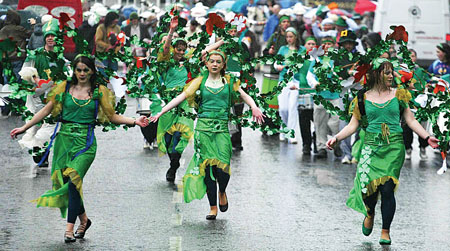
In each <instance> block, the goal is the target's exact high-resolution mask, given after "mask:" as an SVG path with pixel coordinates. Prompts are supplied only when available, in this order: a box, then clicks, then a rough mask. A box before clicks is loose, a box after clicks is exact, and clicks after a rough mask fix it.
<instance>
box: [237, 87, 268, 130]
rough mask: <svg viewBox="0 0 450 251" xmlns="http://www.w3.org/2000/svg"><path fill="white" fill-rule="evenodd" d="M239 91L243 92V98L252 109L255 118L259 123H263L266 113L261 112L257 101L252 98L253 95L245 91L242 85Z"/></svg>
mask: <svg viewBox="0 0 450 251" xmlns="http://www.w3.org/2000/svg"><path fill="white" fill-rule="evenodd" d="M238 91H239V93H240V94H241V98H242V100H244V102H245V103H246V104H247V105H248V106H250V108H251V109H252V117H253V120H254V121H256V123H258V124H262V123H263V122H264V117H265V115H264V114H263V113H262V112H261V110H260V109H259V108H258V106H256V103H255V101H254V100H253V99H252V97H250V96H249V95H248V94H247V93H245V92H244V90H242V88H241V87H239V90H238Z"/></svg>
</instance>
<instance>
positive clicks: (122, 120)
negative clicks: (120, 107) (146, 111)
mask: <svg viewBox="0 0 450 251" xmlns="http://www.w3.org/2000/svg"><path fill="white" fill-rule="evenodd" d="M110 121H111V122H112V123H114V124H125V125H132V126H134V125H138V126H140V127H146V126H148V119H147V117H145V116H140V117H139V118H137V119H134V118H128V117H125V116H122V115H119V114H114V115H112V117H111V118H110Z"/></svg>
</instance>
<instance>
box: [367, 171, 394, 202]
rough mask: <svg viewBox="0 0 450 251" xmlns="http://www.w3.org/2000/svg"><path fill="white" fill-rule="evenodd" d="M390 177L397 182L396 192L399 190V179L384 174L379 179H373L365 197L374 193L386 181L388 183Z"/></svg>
mask: <svg viewBox="0 0 450 251" xmlns="http://www.w3.org/2000/svg"><path fill="white" fill-rule="evenodd" d="M390 179H392V180H393V181H394V184H395V188H394V192H395V191H397V188H398V184H399V181H398V179H397V178H395V177H393V176H383V177H380V178H378V179H375V180H372V181H371V182H370V183H369V184H368V185H367V193H366V194H365V195H364V196H363V198H367V197H368V196H370V195H372V194H374V193H375V192H376V191H377V188H378V186H381V185H384V183H386V182H387V181H389V180H390Z"/></svg>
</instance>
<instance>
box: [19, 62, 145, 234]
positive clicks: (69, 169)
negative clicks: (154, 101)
mask: <svg viewBox="0 0 450 251" xmlns="http://www.w3.org/2000/svg"><path fill="white" fill-rule="evenodd" d="M72 66H73V68H74V71H73V72H74V73H73V76H72V81H71V82H62V83H59V84H58V85H56V86H55V87H54V88H53V89H52V91H51V92H50V93H49V95H48V97H47V104H46V105H45V107H44V108H42V109H41V110H40V111H39V112H38V113H36V115H35V116H34V117H33V118H32V119H31V120H30V121H29V122H27V123H26V124H25V125H23V126H22V127H19V128H15V129H13V130H12V131H11V133H10V134H11V137H12V138H15V137H17V135H19V134H21V133H24V132H25V131H26V130H27V129H29V128H30V127H32V126H33V125H35V124H37V123H39V122H40V121H42V120H43V119H44V118H45V117H47V115H49V114H50V113H51V114H52V116H53V117H56V118H58V119H59V121H60V123H61V128H60V129H59V132H58V134H56V140H55V146H54V154H53V161H52V170H51V179H52V183H53V185H52V190H49V191H47V192H46V193H44V194H43V195H42V196H41V197H39V198H38V199H36V200H34V201H33V202H36V203H37V207H41V206H43V207H55V208H59V209H60V210H61V216H62V217H63V218H65V217H66V214H67V211H68V214H67V226H66V232H65V234H64V240H65V242H74V241H76V238H80V239H81V238H83V237H84V234H85V233H86V230H87V229H88V228H89V226H90V225H91V221H90V220H89V219H88V217H87V215H86V212H85V210H84V205H83V204H84V203H83V192H82V185H83V178H84V176H85V175H86V173H87V171H88V169H89V167H90V166H91V164H92V162H93V161H94V158H95V153H96V150H97V143H96V139H95V136H94V126H95V123H96V121H98V122H100V123H104V122H109V121H110V122H112V123H115V124H127V125H139V126H141V127H145V126H147V125H148V120H147V119H146V117H145V116H141V117H140V118H139V119H136V120H135V119H133V118H127V117H124V116H121V115H118V114H116V113H115V110H114V104H115V97H114V94H113V93H112V92H111V91H110V90H109V89H108V88H106V87H105V86H103V85H98V84H97V81H96V77H97V70H96V68H95V63H94V59H92V58H90V57H86V56H78V57H76V58H75V60H74V61H73V63H72ZM55 131H56V130H55ZM54 137H55V135H53V136H52V138H54ZM50 144H51V143H50ZM77 216H78V218H79V219H80V225H79V227H78V229H77V231H76V232H75V234H74V232H73V228H74V224H75V221H76V218H77Z"/></svg>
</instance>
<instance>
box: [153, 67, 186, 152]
mask: <svg viewBox="0 0 450 251" xmlns="http://www.w3.org/2000/svg"><path fill="white" fill-rule="evenodd" d="M187 76H188V71H187V69H186V67H184V66H179V67H170V68H169V69H168V70H167V71H166V72H164V73H162V74H161V77H162V78H163V81H164V85H165V86H166V88H167V89H168V90H171V91H174V90H177V89H181V88H182V87H184V85H185V83H186V81H187V79H188V78H187ZM177 109H182V110H183V111H184V112H186V113H189V112H191V110H192V109H191V108H190V107H189V105H188V103H187V101H183V102H182V103H181V104H179V105H178V107H177ZM193 128H194V120H192V119H190V118H187V117H184V116H181V115H178V114H177V112H176V111H169V112H166V113H165V114H163V115H162V116H161V117H160V118H159V122H158V129H157V134H156V135H157V136H156V139H157V142H158V149H159V150H160V151H161V152H162V153H173V152H174V151H176V152H178V153H182V152H183V151H184V149H185V148H186V146H187V145H188V143H189V139H190V138H191V137H192V135H193ZM175 132H180V133H181V137H180V139H179V141H178V142H175V141H174V140H176V139H175V137H172V138H171V140H170V142H166V140H165V135H166V134H170V135H173V134H174V133H175ZM175 143H176V145H175V147H174V144H175Z"/></svg>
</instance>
